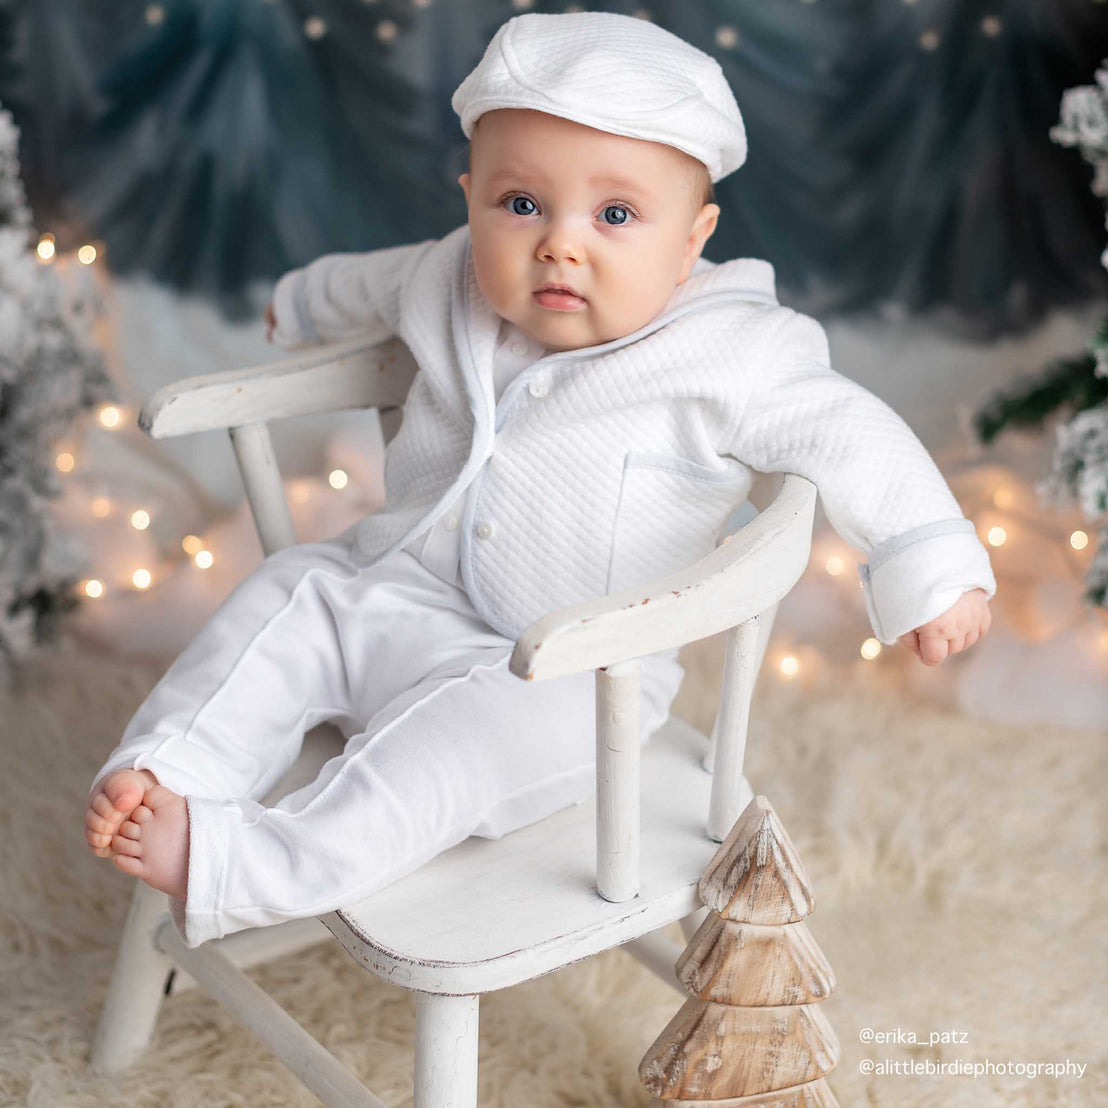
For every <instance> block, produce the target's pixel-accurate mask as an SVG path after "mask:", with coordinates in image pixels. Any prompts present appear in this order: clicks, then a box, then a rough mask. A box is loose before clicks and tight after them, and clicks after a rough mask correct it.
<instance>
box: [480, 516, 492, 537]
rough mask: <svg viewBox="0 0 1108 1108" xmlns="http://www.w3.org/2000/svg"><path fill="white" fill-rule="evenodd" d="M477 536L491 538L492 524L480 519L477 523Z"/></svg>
mask: <svg viewBox="0 0 1108 1108" xmlns="http://www.w3.org/2000/svg"><path fill="white" fill-rule="evenodd" d="M477 537H478V538H481V539H489V538H492V524H491V523H489V522H487V521H486V520H482V521H481V522H480V523H478V524H477Z"/></svg>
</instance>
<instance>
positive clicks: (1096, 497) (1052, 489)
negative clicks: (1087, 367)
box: [1040, 59, 1108, 607]
mask: <svg viewBox="0 0 1108 1108" xmlns="http://www.w3.org/2000/svg"><path fill="white" fill-rule="evenodd" d="M1050 135H1051V138H1053V139H1054V141H1055V142H1058V143H1061V144H1062V145H1063V146H1076V147H1077V148H1078V149H1079V150H1080V151H1081V154H1082V156H1083V157H1084V158H1085V160H1086V161H1088V162H1089V163H1090V164H1091V165H1092V166H1093V169H1094V174H1093V183H1092V190H1093V192H1094V193H1095V194H1096V195H1097V196H1100V197H1103V198H1104V199H1105V200H1106V201H1108V59H1105V60H1104V62H1102V63H1101V68H1100V69H1098V70H1097V71H1096V84H1095V85H1081V86H1079V87H1077V88H1071V89H1067V90H1066V92H1065V94H1064V96H1063V97H1062V106H1061V120H1060V122H1059V124H1058V126H1056V127H1053V128H1051V132H1050ZM1105 227H1106V228H1108V212H1106V214H1105ZM1100 260H1101V263H1102V264H1103V265H1104V267H1105V268H1106V269H1108V247H1106V248H1105V250H1104V253H1103V254H1101V256H1100ZM1090 350H1091V352H1092V354H1093V356H1094V358H1095V359H1096V364H1095V368H1094V370H1093V372H1094V373H1095V375H1096V376H1098V377H1108V318H1106V319H1105V320H1104V322H1103V323H1102V324H1101V326H1100V329H1099V330H1098V331H1097V333H1096V334H1095V335H1094V336H1093V339H1092V341H1091V343H1090ZM1040 491H1041V493H1042V494H1043V495H1044V496H1046V497H1049V498H1050V499H1053V500H1055V501H1057V502H1061V501H1063V500H1065V499H1066V498H1068V497H1070V496H1073V497H1075V498H1076V499H1077V501H1078V503H1079V504H1080V505H1081V509H1082V511H1083V512H1084V513H1085V515H1086V517H1087V518H1089V519H1098V518H1102V517H1105V516H1108V403H1100V404H1096V405H1094V406H1092V407H1089V408H1086V409H1084V410H1083V411H1080V412H1078V414H1077V415H1076V416H1074V418H1073V419H1071V420H1070V421H1069V422H1068V423H1065V424H1063V425H1061V426H1060V427H1059V428H1058V431H1057V438H1056V439H1055V445H1054V456H1053V459H1052V462H1051V473H1050V475H1049V477H1047V478H1046V480H1045V481H1043V482H1042V484H1041V486H1040ZM1085 581H1086V584H1087V586H1088V596H1089V597H1090V599H1092V600H1093V601H1094V602H1095V603H1097V604H1099V605H1100V606H1101V607H1108V522H1106V523H1105V524H1104V525H1103V526H1102V527H1101V529H1100V536H1099V543H1098V546H1097V552H1096V556H1095V557H1094V558H1093V561H1092V562H1091V564H1090V566H1089V570H1088V573H1087V575H1086V578H1085Z"/></svg>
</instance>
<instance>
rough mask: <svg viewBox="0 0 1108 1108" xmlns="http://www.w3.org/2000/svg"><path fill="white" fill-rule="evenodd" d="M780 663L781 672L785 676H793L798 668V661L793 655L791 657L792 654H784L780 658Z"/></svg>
mask: <svg viewBox="0 0 1108 1108" xmlns="http://www.w3.org/2000/svg"><path fill="white" fill-rule="evenodd" d="M780 665H781V672H782V673H783V674H784V675H785V676H786V677H795V676H796V673H797V670H799V669H800V663H799V662H798V661H797V660H796V658H795V657H793V655H792V654H786V655H785V657H784V658H782V659H781V663H780Z"/></svg>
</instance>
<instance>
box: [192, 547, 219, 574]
mask: <svg viewBox="0 0 1108 1108" xmlns="http://www.w3.org/2000/svg"><path fill="white" fill-rule="evenodd" d="M192 560H193V561H194V562H195V563H196V565H197V568H198V569H207V568H208V567H209V566H210V565H211V564H212V562H214V561H215V559H214V558H213V557H212V552H211V551H210V550H198V551H197V552H196V554H195V555H194V556H193V559H192Z"/></svg>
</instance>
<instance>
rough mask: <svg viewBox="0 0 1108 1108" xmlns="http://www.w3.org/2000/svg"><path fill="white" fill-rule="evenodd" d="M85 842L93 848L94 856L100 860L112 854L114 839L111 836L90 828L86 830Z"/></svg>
mask: <svg viewBox="0 0 1108 1108" xmlns="http://www.w3.org/2000/svg"><path fill="white" fill-rule="evenodd" d="M85 842H87V843H88V845H89V846H90V847H91V848H92V852H93V854H95V855H97V856H98V857H100V858H106V857H107V856H108V855H109V854H111V845H112V837H111V835H105V834H102V833H101V832H99V831H92V830H90V829H89V828H88V827H86V828H85Z"/></svg>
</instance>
